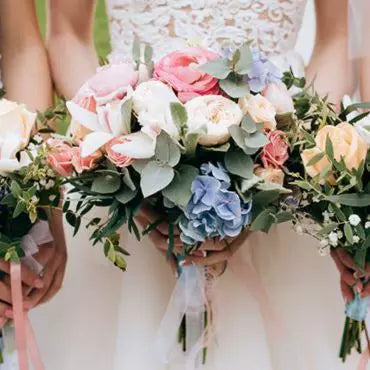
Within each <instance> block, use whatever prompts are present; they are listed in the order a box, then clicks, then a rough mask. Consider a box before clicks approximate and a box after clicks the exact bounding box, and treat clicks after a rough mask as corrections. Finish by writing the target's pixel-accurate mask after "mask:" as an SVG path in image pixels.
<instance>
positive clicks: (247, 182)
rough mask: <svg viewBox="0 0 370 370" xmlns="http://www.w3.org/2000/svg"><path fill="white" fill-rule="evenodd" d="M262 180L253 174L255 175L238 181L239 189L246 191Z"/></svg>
mask: <svg viewBox="0 0 370 370" xmlns="http://www.w3.org/2000/svg"><path fill="white" fill-rule="evenodd" d="M262 181H263V180H262V179H261V178H260V177H258V176H255V175H253V177H252V178H250V179H248V180H246V179H243V180H242V181H241V182H240V191H241V192H243V193H245V192H246V191H248V190H250V189H252V188H253V187H254V186H255V185H257V184H258V183H260V182H262Z"/></svg>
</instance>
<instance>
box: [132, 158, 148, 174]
mask: <svg viewBox="0 0 370 370" xmlns="http://www.w3.org/2000/svg"><path fill="white" fill-rule="evenodd" d="M149 161H150V160H149V159H136V160H135V161H134V163H133V164H132V165H131V166H132V167H133V168H134V170H135V171H136V172H137V173H141V172H142V170H143V169H144V167H145V166H146V165H147V164H148V163H149Z"/></svg>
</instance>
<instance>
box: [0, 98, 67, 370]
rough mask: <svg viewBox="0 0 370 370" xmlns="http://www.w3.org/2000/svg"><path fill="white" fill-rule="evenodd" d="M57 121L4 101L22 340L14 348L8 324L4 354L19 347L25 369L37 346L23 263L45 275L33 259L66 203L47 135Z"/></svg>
mask: <svg viewBox="0 0 370 370" xmlns="http://www.w3.org/2000/svg"><path fill="white" fill-rule="evenodd" d="M54 116H55V112H54V111H47V112H45V113H43V114H42V113H39V114H37V113H32V112H30V111H28V110H27V109H26V107H25V106H24V105H23V104H17V103H15V102H11V101H8V100H5V99H1V100H0V259H2V260H5V261H10V280H11V289H12V305H13V312H14V327H15V340H16V343H15V344H14V343H13V334H12V325H13V324H9V325H8V324H7V325H5V327H4V328H3V334H2V342H3V343H2V345H1V352H3V348H4V351H5V352H6V353H8V352H9V351H11V350H12V349H14V348H16V349H17V351H18V356H19V366H20V368H25V367H22V366H24V364H26V363H27V362H26V361H27V360H26V352H25V351H26V349H27V348H26V341H27V340H28V341H29V342H28V343H27V344H28V345H30V346H31V345H32V344H31V343H30V341H32V340H33V336H29V333H30V330H29V328H27V325H29V321H28V319H27V316H24V313H23V304H22V285H21V276H20V266H19V262H20V261H21V260H22V262H24V263H25V264H26V265H27V266H28V267H29V268H31V269H33V270H35V272H36V273H40V272H41V270H42V266H41V265H40V264H39V263H38V262H37V261H36V260H35V259H34V258H33V257H32V255H33V254H35V253H37V250H38V245H42V244H46V243H49V242H51V241H52V240H53V239H52V236H51V234H50V231H49V227H48V224H47V222H46V220H47V216H48V211H49V210H50V209H51V208H56V207H58V205H59V200H60V186H61V181H62V179H61V177H60V176H58V175H57V173H56V172H55V171H54V170H53V167H52V166H51V163H50V160H49V154H50V149H51V145H52V143H49V142H45V141H44V140H43V138H42V136H41V135H42V134H44V133H47V132H49V131H50V130H49V128H48V127H47V126H46V122H47V121H48V120H49V119H51V118H53V117H54ZM25 328H27V330H26V331H27V332H25ZM26 337H28V338H26ZM33 359H35V358H33Z"/></svg>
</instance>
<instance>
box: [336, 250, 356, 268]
mask: <svg viewBox="0 0 370 370" xmlns="http://www.w3.org/2000/svg"><path fill="white" fill-rule="evenodd" d="M336 252H337V256H338V257H339V258H340V260H341V261H342V263H343V264H344V265H345V266H347V267H349V268H350V269H352V270H357V267H356V265H355V263H354V262H353V259H352V257H351V256H350V255H349V254H348V253H347V252H346V251H345V250H344V249H342V248H337V249H336Z"/></svg>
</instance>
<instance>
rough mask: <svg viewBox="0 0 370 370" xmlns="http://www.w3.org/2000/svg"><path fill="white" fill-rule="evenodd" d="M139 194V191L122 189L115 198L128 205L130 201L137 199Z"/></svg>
mask: <svg viewBox="0 0 370 370" xmlns="http://www.w3.org/2000/svg"><path fill="white" fill-rule="evenodd" d="M137 193H138V190H137V189H135V190H132V189H130V188H126V187H124V188H122V189H121V190H120V191H119V193H117V194H116V195H115V198H116V199H117V200H118V201H119V202H120V203H122V204H126V203H128V202H129V201H130V200H132V199H134V198H135V197H136V194H137Z"/></svg>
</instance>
